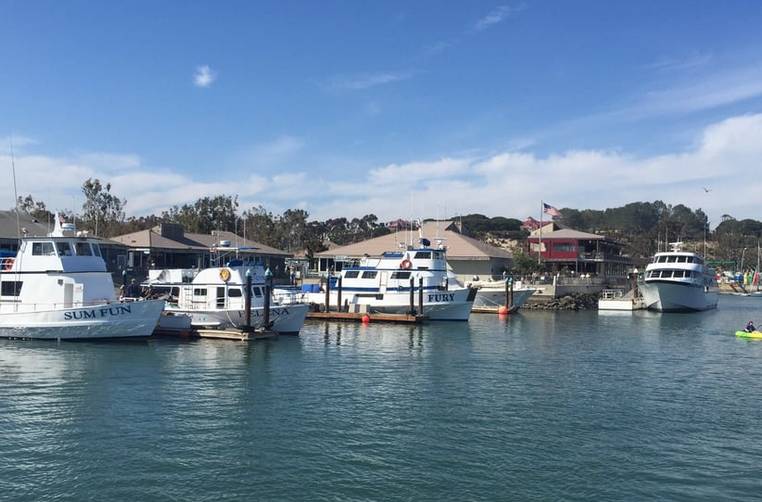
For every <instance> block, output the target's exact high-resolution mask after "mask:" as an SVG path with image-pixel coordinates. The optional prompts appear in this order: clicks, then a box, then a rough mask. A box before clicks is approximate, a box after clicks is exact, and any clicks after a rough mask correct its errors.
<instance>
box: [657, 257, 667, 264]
mask: <svg viewBox="0 0 762 502" xmlns="http://www.w3.org/2000/svg"><path fill="white" fill-rule="evenodd" d="M659 263H667V257H666V256H660V257H659Z"/></svg>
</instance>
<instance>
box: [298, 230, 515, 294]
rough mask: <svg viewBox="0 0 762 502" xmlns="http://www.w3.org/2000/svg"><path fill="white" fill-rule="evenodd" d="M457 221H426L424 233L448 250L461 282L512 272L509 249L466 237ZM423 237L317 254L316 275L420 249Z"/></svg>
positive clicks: (409, 235) (407, 235)
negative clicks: (387, 254) (351, 262)
mask: <svg viewBox="0 0 762 502" xmlns="http://www.w3.org/2000/svg"><path fill="white" fill-rule="evenodd" d="M458 227H459V225H458V224H457V223H456V222H454V221H426V222H424V223H423V225H422V228H421V233H422V234H423V236H424V237H425V238H427V239H429V240H431V242H432V245H433V246H434V247H436V246H437V243H438V241H441V244H442V245H444V246H446V247H447V263H448V264H449V265H450V267H452V270H453V272H454V273H455V275H457V276H458V279H459V280H461V281H464V282H471V281H473V280H474V278H475V277H478V278H479V279H482V280H484V279H488V278H490V277H500V276H502V274H503V272H506V271H508V270H510V269H511V265H512V255H511V253H510V252H509V251H506V250H505V249H502V248H499V247H496V246H492V245H490V244H487V243H485V242H482V241H480V240H478V239H474V238H472V237H468V236H466V235H463V233H462V232H461V230H460V229H459V228H458ZM418 236H419V233H418V231H417V230H415V231H412V232H410V231H404V232H402V231H401V232H395V233H391V234H387V235H382V236H380V237H374V238H372V239H368V240H365V241H361V242H356V243H354V244H349V245H346V246H339V247H335V248H332V249H329V250H327V251H323V252H320V253H317V254H316V255H315V257H314V258H313V259H312V262H311V263H310V268H311V270H312V271H316V272H319V273H326V272H328V271H330V270H333V271H337V272H338V271H340V270H341V268H342V266H343V264H344V263H347V262H350V261H352V260H358V259H360V258H363V257H374V258H376V257H379V258H380V257H381V256H382V254H383V253H384V252H388V251H397V250H400V249H405V248H406V247H407V246H408V245H412V246H413V247H417V245H418Z"/></svg>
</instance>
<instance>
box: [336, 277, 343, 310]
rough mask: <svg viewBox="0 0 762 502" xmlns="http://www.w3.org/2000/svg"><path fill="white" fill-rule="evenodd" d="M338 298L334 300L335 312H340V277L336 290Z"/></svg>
mask: <svg viewBox="0 0 762 502" xmlns="http://www.w3.org/2000/svg"><path fill="white" fill-rule="evenodd" d="M337 294H338V297H337V299H336V310H338V311H339V312H341V310H342V308H341V276H339V278H338V290H337Z"/></svg>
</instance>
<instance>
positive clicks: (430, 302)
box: [308, 288, 475, 321]
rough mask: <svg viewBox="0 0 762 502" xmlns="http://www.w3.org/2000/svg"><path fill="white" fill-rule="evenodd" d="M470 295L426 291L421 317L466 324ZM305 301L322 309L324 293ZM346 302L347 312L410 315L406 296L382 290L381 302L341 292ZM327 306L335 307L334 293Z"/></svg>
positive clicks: (465, 290) (459, 291)
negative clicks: (358, 311)
mask: <svg viewBox="0 0 762 502" xmlns="http://www.w3.org/2000/svg"><path fill="white" fill-rule="evenodd" d="M474 291H475V290H472V289H470V288H462V289H455V290H449V291H438V290H430V291H426V292H424V294H423V315H424V316H426V318H428V319H430V320H432V321H468V318H469V317H470V315H471V308H472V307H473V304H474ZM308 299H309V300H310V301H311V302H312V303H314V304H317V305H319V306H320V307H323V308H324V307H325V293H309V294H308ZM344 300H346V302H347V304H348V305H349V308H350V310H352V309H354V308H356V307H355V306H359V305H364V306H365V307H364V308H366V309H367V312H369V313H379V314H407V313H409V311H410V292H409V291H404V292H397V291H396V290H394V291H390V290H386V292H384V293H383V298H382V299H377V298H376V297H374V296H358V295H354V294H353V293H351V292H348V291H345V292H342V302H343V301H344ZM330 301H331V305H332V306H334V307H335V305H336V304H337V303H338V293H336V292H334V291H332V292H331V299H330ZM414 308H416V309H417V308H418V292H415V293H414Z"/></svg>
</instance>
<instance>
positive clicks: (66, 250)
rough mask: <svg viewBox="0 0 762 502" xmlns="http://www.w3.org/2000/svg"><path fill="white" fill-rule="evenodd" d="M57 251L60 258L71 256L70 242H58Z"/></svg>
mask: <svg viewBox="0 0 762 502" xmlns="http://www.w3.org/2000/svg"><path fill="white" fill-rule="evenodd" d="M56 249H58V256H71V255H72V254H73V253H72V252H71V244H69V243H68V242H56Z"/></svg>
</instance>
